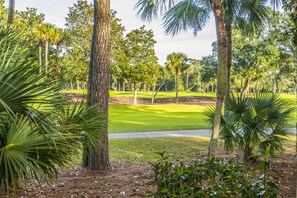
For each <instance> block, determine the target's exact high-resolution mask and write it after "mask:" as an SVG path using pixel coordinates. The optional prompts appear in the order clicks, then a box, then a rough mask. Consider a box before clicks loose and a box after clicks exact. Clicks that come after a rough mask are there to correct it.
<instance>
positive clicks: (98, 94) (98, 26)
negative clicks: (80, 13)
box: [84, 0, 110, 170]
mask: <svg viewBox="0 0 297 198" xmlns="http://www.w3.org/2000/svg"><path fill="white" fill-rule="evenodd" d="M109 72H110V1H109V0H94V31H93V39H92V50H91V63H90V69H89V87H88V105H90V106H93V105H95V106H97V107H98V109H99V110H100V111H101V112H102V116H103V126H102V128H101V132H102V133H103V136H102V139H101V140H98V141H100V143H99V146H98V147H94V148H92V149H90V150H89V151H88V152H87V153H85V156H86V157H85V161H84V165H85V166H87V167H88V168H90V169H92V170H98V169H103V170H104V169H108V168H109V167H110V163H109V151H108V100H109Z"/></svg>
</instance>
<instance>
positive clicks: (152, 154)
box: [110, 137, 209, 164]
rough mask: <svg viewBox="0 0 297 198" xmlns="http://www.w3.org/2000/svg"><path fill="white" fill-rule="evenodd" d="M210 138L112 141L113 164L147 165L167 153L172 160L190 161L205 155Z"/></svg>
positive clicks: (111, 154)
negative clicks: (159, 154)
mask: <svg viewBox="0 0 297 198" xmlns="http://www.w3.org/2000/svg"><path fill="white" fill-rule="evenodd" d="M208 143H209V138H208V137H168V138H134V139H112V140H110V158H111V161H112V162H113V163H136V164H147V163H148V162H152V161H154V160H156V159H157V158H158V154H157V153H160V152H164V151H165V152H166V153H167V154H168V155H169V156H170V158H171V159H172V160H177V159H178V160H181V161H189V160H191V161H192V160H193V159H197V158H198V157H201V156H203V155H205V154H206V153H205V151H206V149H207V145H208Z"/></svg>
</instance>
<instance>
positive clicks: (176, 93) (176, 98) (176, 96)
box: [175, 71, 178, 103]
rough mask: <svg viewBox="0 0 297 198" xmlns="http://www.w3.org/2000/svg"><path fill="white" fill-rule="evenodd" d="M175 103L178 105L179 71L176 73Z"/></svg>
mask: <svg viewBox="0 0 297 198" xmlns="http://www.w3.org/2000/svg"><path fill="white" fill-rule="evenodd" d="M175 101H176V103H178V71H176V72H175Z"/></svg>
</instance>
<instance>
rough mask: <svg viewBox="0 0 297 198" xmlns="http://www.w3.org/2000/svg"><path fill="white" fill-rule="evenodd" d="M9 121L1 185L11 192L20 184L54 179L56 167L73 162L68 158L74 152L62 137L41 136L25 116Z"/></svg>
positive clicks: (2, 150)
mask: <svg viewBox="0 0 297 198" xmlns="http://www.w3.org/2000/svg"><path fill="white" fill-rule="evenodd" d="M10 119H11V122H10V123H9V125H8V126H7V135H6V137H7V138H6V142H5V144H4V145H2V147H1V148H0V185H1V186H7V189H8V187H9V186H11V185H12V186H13V187H14V188H15V187H16V186H15V185H16V184H17V183H18V182H19V181H22V182H26V181H27V180H33V179H37V180H39V179H42V180H44V181H48V179H50V178H53V177H54V176H55V175H56V173H57V166H56V165H64V164H66V163H68V161H69V160H70V158H68V157H65V156H67V155H66V154H69V153H73V152H75V151H74V150H73V148H72V147H71V146H70V145H69V144H68V143H67V142H66V141H65V140H64V138H61V136H59V135H58V136H52V135H51V136H50V135H43V134H40V133H39V132H38V130H37V129H36V128H35V127H34V126H32V125H31V124H30V121H29V120H28V119H27V118H26V117H25V116H21V115H15V116H14V117H13V118H10ZM53 139H55V141H54V143H53V141H52V140H53ZM37 175H38V177H37Z"/></svg>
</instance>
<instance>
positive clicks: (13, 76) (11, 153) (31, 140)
mask: <svg viewBox="0 0 297 198" xmlns="http://www.w3.org/2000/svg"><path fill="white" fill-rule="evenodd" d="M19 43H25V42H24V41H23V40H21V39H20V35H19V34H18V33H15V32H14V31H13V30H5V31H3V30H0V48H1V49H2V51H1V52H0V57H1V59H0V62H1V64H0V65H1V66H0V98H1V104H0V196H1V192H2V190H7V191H9V190H11V189H12V188H16V187H17V185H20V184H23V183H24V184H27V183H30V181H36V180H37V181H39V182H40V181H46V182H49V181H50V180H51V179H53V178H55V177H56V174H57V169H58V167H59V166H62V165H65V164H67V163H69V162H71V161H72V159H73V155H77V152H78V149H79V148H80V144H79V142H78V141H80V142H81V141H82V142H83V143H84V145H87V147H88V145H89V146H93V145H95V143H94V140H95V139H96V140H97V139H98V137H100V136H99V133H97V134H96V133H94V131H95V132H96V131H99V130H98V128H99V127H101V124H100V114H99V113H98V111H97V109H96V108H94V107H90V108H86V105H84V104H81V105H75V106H73V105H67V106H66V105H64V104H65V101H64V100H63V98H62V97H61V95H60V93H59V92H60V90H61V88H60V87H62V86H57V84H56V83H48V82H47V83H45V79H44V78H45V75H44V74H42V73H41V74H40V73H39V72H37V71H38V68H37V67H35V66H34V65H35V64H34V60H32V58H30V57H27V56H26V55H24V54H25V52H26V50H27V48H28V47H24V46H19ZM12 87H13V89H12ZM98 120H99V122H98ZM96 129H97V130H96ZM91 131H92V133H91ZM82 133H83V137H84V138H83V139H82V136H81V134H82ZM96 145H97V144H96ZM8 194H9V193H8Z"/></svg>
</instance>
